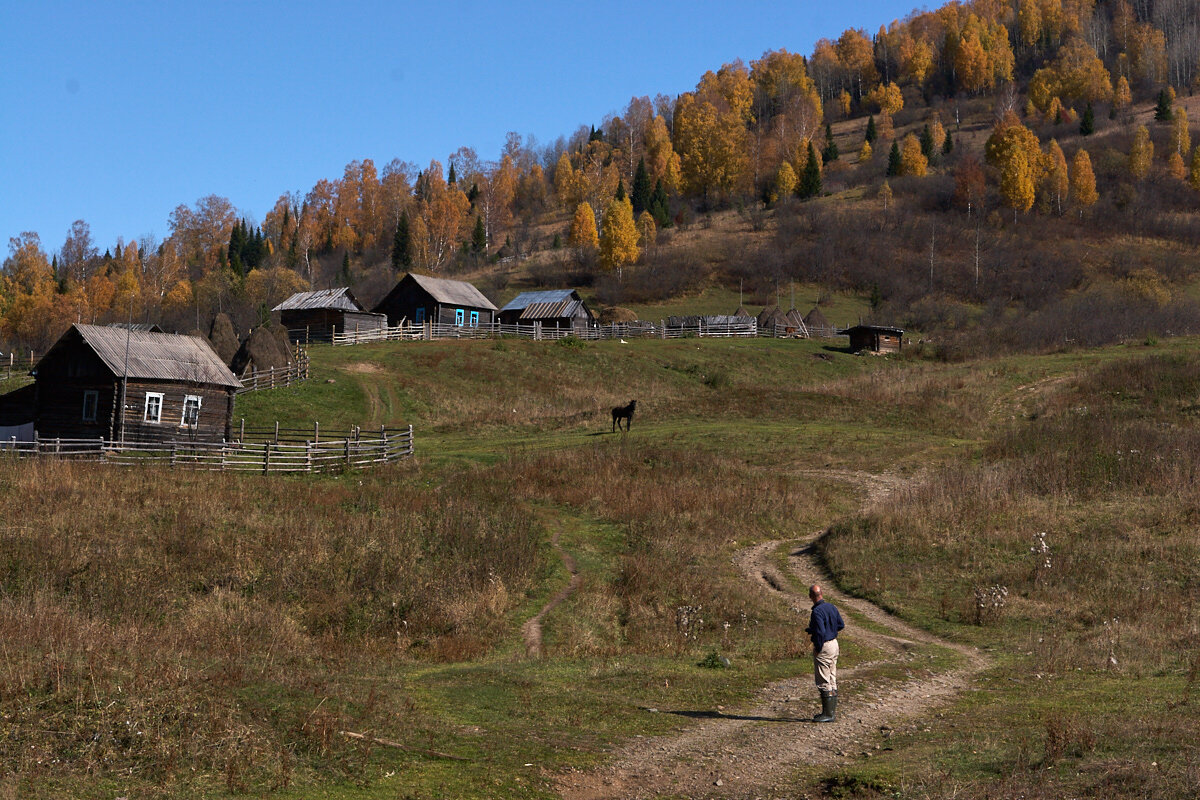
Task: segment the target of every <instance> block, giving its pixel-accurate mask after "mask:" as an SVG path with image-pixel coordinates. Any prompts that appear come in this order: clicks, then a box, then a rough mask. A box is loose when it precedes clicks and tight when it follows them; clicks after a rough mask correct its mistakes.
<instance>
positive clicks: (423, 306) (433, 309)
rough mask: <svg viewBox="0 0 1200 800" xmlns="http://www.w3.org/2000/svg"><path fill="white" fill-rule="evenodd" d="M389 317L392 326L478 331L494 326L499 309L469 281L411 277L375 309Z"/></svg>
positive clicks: (397, 285)
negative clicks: (407, 325) (427, 324)
mask: <svg viewBox="0 0 1200 800" xmlns="http://www.w3.org/2000/svg"><path fill="white" fill-rule="evenodd" d="M373 310H374V311H375V312H376V313H379V314H386V315H387V320H388V325H398V324H400V322H401V320H404V321H406V322H407V323H409V324H411V325H423V324H425V323H432V324H434V325H456V326H458V327H460V328H461V327H471V328H475V327H478V326H480V325H491V324H492V322H493V321H494V320H495V317H496V311H497V309H496V306H495V305H493V304H492V301H491V300H488V299H487V298H486V297H484V296H483V293H482V292H480V291H479V290H478V289H476V288H475V287H474V286H472V285H471V284H469V283H467V282H465V281H452V280H449V279H446V278H434V277H431V276H429V275H418V274H416V273H414V272H409V273H407V274H406V275H405V276H404V277H403V278H401V279H400V282H399V283H397V284H396V286H395V288H393V289H392V290H391V291H390V292H388V294H387V296H386V297H384V298H383V299H382V300H380V301H379V303H377V304H376V306H375V308H374V309H373Z"/></svg>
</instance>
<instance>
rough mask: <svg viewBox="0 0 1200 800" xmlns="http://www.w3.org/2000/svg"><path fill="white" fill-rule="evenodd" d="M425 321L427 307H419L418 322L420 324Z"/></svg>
mask: <svg viewBox="0 0 1200 800" xmlns="http://www.w3.org/2000/svg"><path fill="white" fill-rule="evenodd" d="M424 321H425V309H423V308H418V309H417V316H416V322H417V324H418V325H419V324H421V323H422V322H424Z"/></svg>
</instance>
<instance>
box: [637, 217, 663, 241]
mask: <svg viewBox="0 0 1200 800" xmlns="http://www.w3.org/2000/svg"><path fill="white" fill-rule="evenodd" d="M637 229H638V237H639V239H640V241H641V243H642V247H653V246H654V242H655V241H656V240H657V239H658V224H657V223H655V221H654V215H652V214H651V213H650V212H649V211H643V212H642V213H641V214H638V218H637Z"/></svg>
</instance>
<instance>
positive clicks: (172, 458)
mask: <svg viewBox="0 0 1200 800" xmlns="http://www.w3.org/2000/svg"><path fill="white" fill-rule="evenodd" d="M176 447H177V445H176V444H175V443H174V442H171V466H172V467H174V466H175V448H176Z"/></svg>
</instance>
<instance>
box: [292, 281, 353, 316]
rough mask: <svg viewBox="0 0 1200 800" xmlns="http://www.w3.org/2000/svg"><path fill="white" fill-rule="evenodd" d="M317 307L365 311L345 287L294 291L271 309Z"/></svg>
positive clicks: (306, 308)
mask: <svg viewBox="0 0 1200 800" xmlns="http://www.w3.org/2000/svg"><path fill="white" fill-rule="evenodd" d="M318 308H332V309H336V310H339V311H365V310H366V309H364V308H363V307H362V305H361V304H360V303H359V302H358V300H357V299H355V297H354V295H352V294H351V293H350V290H349V289H347V288H346V287H344V286H343V287H342V288H341V289H321V290H320V291H317V292H296V293H295V294H294V295H292V296H291V297H289V298H288V299H287V300H284V301H283V302H282V303H280V304H279V305H277V306H275V307H274V308H272V309H271V310H272V311H300V310H313V309H318Z"/></svg>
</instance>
